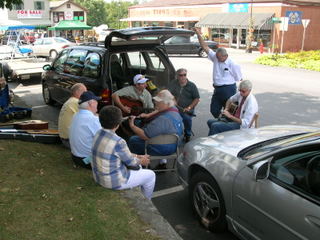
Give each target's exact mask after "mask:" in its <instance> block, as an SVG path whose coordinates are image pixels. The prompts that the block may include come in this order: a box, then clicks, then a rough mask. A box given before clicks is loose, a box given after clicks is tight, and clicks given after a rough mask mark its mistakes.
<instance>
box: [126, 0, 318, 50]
mask: <svg viewBox="0 0 320 240" xmlns="http://www.w3.org/2000/svg"><path fill="white" fill-rule="evenodd" d="M122 21H128V22H129V26H130V27H138V26H172V27H183V28H188V29H190V28H192V27H194V26H197V27H200V28H201V30H202V33H203V35H204V36H205V37H207V38H208V39H212V40H214V41H217V42H219V43H220V44H221V45H226V46H231V47H237V48H240V47H246V46H247V45H248V42H250V45H251V46H253V47H255V46H257V45H259V44H261V43H263V45H264V47H265V50H270V51H278V52H287V51H300V50H301V48H302V45H303V49H304V50H314V49H320V41H319V39H320V2H319V1H318V0H292V1H290V0H247V2H244V1H243V0H211V1H209V0H171V1H170V0H154V1H151V2H146V3H142V4H139V5H135V6H132V7H130V8H129V16H128V18H126V19H122ZM280 22H281V23H280ZM304 32H305V37H303V35H304ZM250 33H252V35H250ZM248 36H249V37H248ZM303 38H304V41H303ZM303 42H304V43H303Z"/></svg>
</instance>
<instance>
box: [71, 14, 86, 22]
mask: <svg viewBox="0 0 320 240" xmlns="http://www.w3.org/2000/svg"><path fill="white" fill-rule="evenodd" d="M73 20H79V21H81V22H83V21H84V12H73Z"/></svg>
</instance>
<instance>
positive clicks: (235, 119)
mask: <svg viewBox="0 0 320 240" xmlns="http://www.w3.org/2000/svg"><path fill="white" fill-rule="evenodd" d="M251 90H252V83H251V82H250V81H249V80H244V81H242V82H241V83H240V85H239V92H238V93H236V94H235V95H233V96H232V97H230V98H229V100H228V101H227V103H226V108H225V110H223V112H222V114H221V115H222V116H221V117H220V118H218V119H210V120H208V122H207V124H208V127H209V134H208V135H209V136H210V135H214V134H217V133H221V132H226V131H230V130H235V129H240V128H241V129H243V128H251V127H252V125H253V121H255V123H256V121H257V117H258V114H257V113H258V103H257V100H256V98H255V96H254V95H253V94H252V93H251ZM236 102H237V103H238V107H237V109H236V110H235V112H234V113H231V111H230V106H231V103H236ZM255 126H257V124H255Z"/></svg>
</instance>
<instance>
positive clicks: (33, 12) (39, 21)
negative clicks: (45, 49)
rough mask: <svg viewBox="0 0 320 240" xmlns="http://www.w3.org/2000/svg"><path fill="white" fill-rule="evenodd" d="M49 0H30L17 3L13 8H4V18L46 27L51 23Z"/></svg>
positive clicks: (23, 23)
mask: <svg viewBox="0 0 320 240" xmlns="http://www.w3.org/2000/svg"><path fill="white" fill-rule="evenodd" d="M49 11H50V7H49V0H42V1H30V0H29V1H28V0H24V1H23V3H22V4H15V5H14V6H13V9H12V10H9V9H3V14H1V15H2V18H3V17H4V18H6V19H7V20H10V21H19V22H21V23H22V25H31V26H36V27H38V28H41V27H42V28H45V27H47V26H50V25H51V21H50V14H49Z"/></svg>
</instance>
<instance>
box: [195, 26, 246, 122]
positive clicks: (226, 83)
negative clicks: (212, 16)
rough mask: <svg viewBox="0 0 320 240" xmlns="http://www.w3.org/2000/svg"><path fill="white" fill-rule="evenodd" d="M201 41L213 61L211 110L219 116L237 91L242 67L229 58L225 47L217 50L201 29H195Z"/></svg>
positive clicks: (214, 114)
mask: <svg viewBox="0 0 320 240" xmlns="http://www.w3.org/2000/svg"><path fill="white" fill-rule="evenodd" d="M195 32H196V34H197V36H198V40H199V43H200V45H201V47H202V48H203V50H204V51H205V52H206V53H207V54H208V58H209V60H210V61H212V62H213V76H212V79H213V87H214V91H213V95H212V98H211V104H210V112H211V114H212V115H213V116H214V117H215V118H218V117H219V115H220V113H221V109H222V108H223V107H224V106H225V104H226V102H227V100H228V99H229V98H230V97H231V96H232V95H234V94H235V93H236V90H237V86H236V82H238V81H241V80H242V73H241V68H240V66H239V65H238V64H235V63H234V62H233V61H232V60H231V59H229V58H228V53H227V51H226V49H224V48H218V49H217V50H216V52H214V51H213V50H212V49H210V48H209V47H208V45H207V44H206V42H205V41H204V40H203V38H202V37H201V34H200V30H199V29H197V28H196V29H195Z"/></svg>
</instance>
